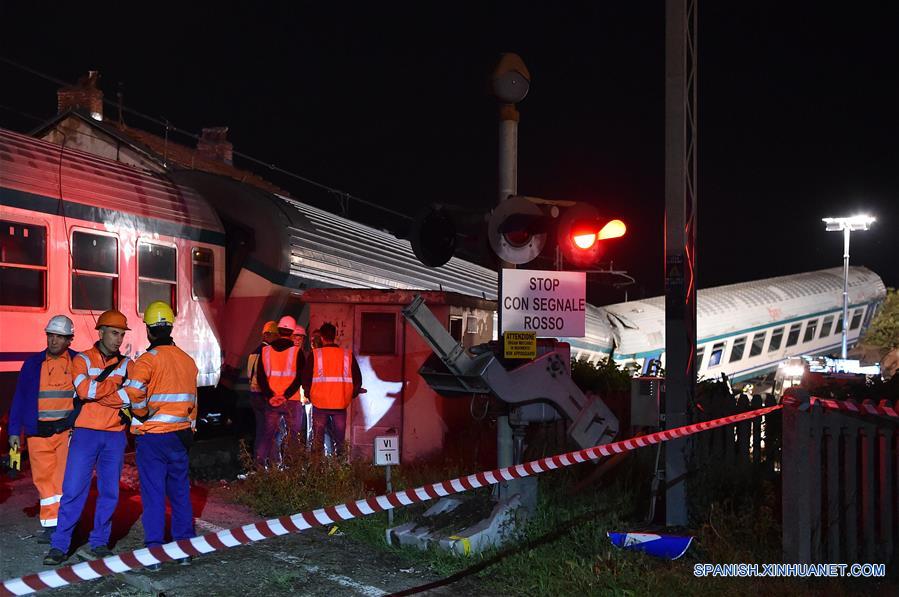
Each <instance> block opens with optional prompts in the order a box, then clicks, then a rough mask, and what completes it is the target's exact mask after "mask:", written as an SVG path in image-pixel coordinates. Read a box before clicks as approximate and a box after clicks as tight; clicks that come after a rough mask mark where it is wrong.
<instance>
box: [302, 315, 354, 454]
mask: <svg viewBox="0 0 899 597" xmlns="http://www.w3.org/2000/svg"><path fill="white" fill-rule="evenodd" d="M319 333H320V334H321V338H322V347H321V348H316V349H313V351H312V358H310V359H309V360H308V361H307V362H306V367H305V368H304V369H303V375H302V379H303V389H304V391H305V392H306V396H308V397H309V400H310V401H311V402H312V445H313V451H315V452H318V453H321V452H322V451H323V450H324V440H325V429H326V428H327V427H329V426H330V430H329V434H330V436H331V440H332V441H333V442H334V444H335V445H334V451H335V452H336V453H337V455H338V456H340V455H342V454H343V444H344V441H345V437H346V409H347V408H348V407H349V405H350V402H351V401H352V399H353V398H355V397H356V396H357V395H359V393H360V392H361V391H362V373H361V372H360V371H359V363H357V362H356V357H355V356H354V355H353V353H352V351H350V350H347V349H345V348H341V347H340V346H338V345H337V342H336V338H337V328H336V327H334V325H333V324H331V323H325V324H323V325H322V326H321V327H320V328H319Z"/></svg>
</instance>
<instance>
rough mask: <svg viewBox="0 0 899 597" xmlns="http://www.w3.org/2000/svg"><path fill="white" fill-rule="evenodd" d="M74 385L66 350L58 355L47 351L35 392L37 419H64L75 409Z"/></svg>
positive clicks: (69, 359)
mask: <svg viewBox="0 0 899 597" xmlns="http://www.w3.org/2000/svg"><path fill="white" fill-rule="evenodd" d="M74 398H75V385H74V384H73V383H72V358H71V357H70V356H69V354H68V352H63V353H62V354H61V355H59V356H58V357H54V356H52V355H51V354H50V353H47V358H46V359H44V362H43V364H42V365H41V381H40V386H39V387H38V392H37V418H38V420H39V421H59V420H60V419H65V418H66V417H68V416H69V415H70V414H72V411H73V410H74V409H75V401H74Z"/></svg>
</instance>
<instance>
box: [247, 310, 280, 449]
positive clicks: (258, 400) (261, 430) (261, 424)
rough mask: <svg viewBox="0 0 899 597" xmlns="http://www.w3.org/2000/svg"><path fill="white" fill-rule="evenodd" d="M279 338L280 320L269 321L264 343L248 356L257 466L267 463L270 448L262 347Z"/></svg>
mask: <svg viewBox="0 0 899 597" xmlns="http://www.w3.org/2000/svg"><path fill="white" fill-rule="evenodd" d="M276 338H278V322H277V321H267V322H266V323H265V325H264V326H263V327H262V343H261V344H260V345H259V346H258V347H257V348H256V350H254V351H253V352H251V353H250V354H249V355H248V356H247V380H248V381H249V386H250V408H252V409H253V418H254V419H255V423H256V430H255V435H254V436H253V461H254V463H255V464H256V466H262V465H264V464H265V459H266V458H267V457H268V453H269V451H270V450H268V449H266V450H263V448H262V437H263V435H264V434H265V413H266V411H267V410H268V408H267V407H268V400H267V399H266V398H265V397H264V396H263V395H262V389H261V388H260V387H259V373H258V372H259V370H260V369H262V363H261V362H260V357H261V356H262V349H263V348H264V347H266V346H268V345H269V344H271V342H272V341H274V340H275V339H276Z"/></svg>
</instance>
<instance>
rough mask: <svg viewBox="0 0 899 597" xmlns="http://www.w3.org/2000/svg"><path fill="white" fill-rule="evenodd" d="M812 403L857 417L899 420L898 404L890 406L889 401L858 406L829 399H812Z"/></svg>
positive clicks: (855, 403) (869, 402)
mask: <svg viewBox="0 0 899 597" xmlns="http://www.w3.org/2000/svg"><path fill="white" fill-rule="evenodd" d="M811 401H812V403H815V402H817V403H820V404H821V406H823V407H824V408H829V409H831V410H842V411H845V412H851V413H855V414H858V415H879V416H882V417H892V418H894V419H899V412H897V411H899V402H897V403H896V405H895V406H893V405H892V404H890V401H889V400H881V401H880V403H879V404H874V403H873V402H871V401H870V400H865V401H864V402H862V403H861V404H858V403H857V402H855V401H854V400H831V399H829V398H814V397H813V398H812V399H811Z"/></svg>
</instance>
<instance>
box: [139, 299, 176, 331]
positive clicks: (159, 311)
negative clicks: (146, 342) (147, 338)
mask: <svg viewBox="0 0 899 597" xmlns="http://www.w3.org/2000/svg"><path fill="white" fill-rule="evenodd" d="M144 323H145V324H147V325H148V326H149V327H153V326H155V325H175V312H174V311H172V308H171V307H170V306H169V304H168V303H167V302H165V301H153V302H152V303H150V304H149V305H147V310H146V311H144Z"/></svg>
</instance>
